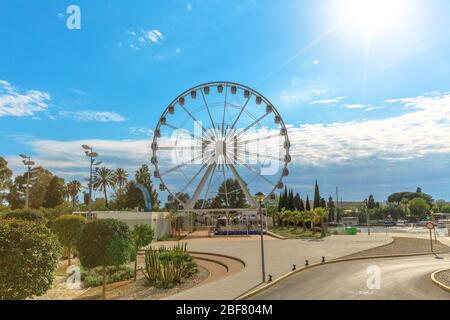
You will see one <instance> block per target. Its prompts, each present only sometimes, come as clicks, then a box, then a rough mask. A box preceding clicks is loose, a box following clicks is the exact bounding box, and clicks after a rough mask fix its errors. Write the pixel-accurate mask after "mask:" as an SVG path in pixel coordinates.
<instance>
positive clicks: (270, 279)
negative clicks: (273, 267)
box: [268, 274, 272, 282]
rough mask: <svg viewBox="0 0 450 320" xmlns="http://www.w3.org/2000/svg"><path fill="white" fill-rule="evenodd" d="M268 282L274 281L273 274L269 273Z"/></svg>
mask: <svg viewBox="0 0 450 320" xmlns="http://www.w3.org/2000/svg"><path fill="white" fill-rule="evenodd" d="M268 282H272V275H271V274H269V281H268Z"/></svg>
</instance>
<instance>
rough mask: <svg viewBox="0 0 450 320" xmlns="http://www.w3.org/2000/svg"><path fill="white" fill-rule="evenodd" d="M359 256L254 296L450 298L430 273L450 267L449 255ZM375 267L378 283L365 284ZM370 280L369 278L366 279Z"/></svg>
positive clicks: (391, 298) (384, 298) (290, 279)
mask: <svg viewBox="0 0 450 320" xmlns="http://www.w3.org/2000/svg"><path fill="white" fill-rule="evenodd" d="M442 257H445V259H442V260H441V259H435V258H434V257H433V256H419V257H406V258H388V259H376V260H361V261H352V262H341V263H337V264H327V265H323V266H319V267H317V268H312V269H309V270H305V271H302V272H300V273H298V274H295V275H293V276H292V277H289V278H287V279H285V280H283V281H281V282H279V283H277V284H275V285H274V286H273V287H271V288H269V289H267V290H265V291H263V292H261V293H260V294H257V295H256V296H254V297H252V298H251V299H255V300H266V299H270V300H323V299H331V300H417V299H418V300H449V299H450V293H448V292H446V291H444V290H442V289H440V288H438V287H437V286H436V285H434V284H433V282H432V281H431V278H430V274H431V273H432V272H434V271H436V270H439V269H446V268H450V260H449V258H450V255H448V254H446V255H443V256H442ZM374 267H376V268H378V270H379V271H380V273H379V275H380V278H379V281H380V282H379V287H368V285H367V283H368V280H370V275H369V274H368V268H374ZM369 284H370V282H369Z"/></svg>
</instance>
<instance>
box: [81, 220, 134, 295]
mask: <svg viewBox="0 0 450 320" xmlns="http://www.w3.org/2000/svg"><path fill="white" fill-rule="evenodd" d="M76 247H77V250H78V254H79V258H80V262H81V265H82V266H83V267H85V268H95V267H100V266H101V267H102V268H103V299H105V295H106V267H107V266H113V265H115V266H118V265H121V264H125V263H127V262H129V261H130V260H132V259H133V258H134V257H135V255H136V253H135V251H134V245H133V242H132V240H131V236H130V229H129V228H128V226H127V225H126V224H125V223H124V222H122V221H118V220H115V219H102V220H94V221H92V222H89V223H88V224H86V226H85V227H84V228H83V230H82V232H81V234H80V236H79V238H78V241H77V243H76Z"/></svg>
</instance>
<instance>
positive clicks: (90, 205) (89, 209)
mask: <svg viewBox="0 0 450 320" xmlns="http://www.w3.org/2000/svg"><path fill="white" fill-rule="evenodd" d="M91 151H92V149H91ZM90 160H91V161H90V166H89V201H88V216H87V218H88V221H90V220H92V165H93V164H94V158H93V157H92V153H91V156H90Z"/></svg>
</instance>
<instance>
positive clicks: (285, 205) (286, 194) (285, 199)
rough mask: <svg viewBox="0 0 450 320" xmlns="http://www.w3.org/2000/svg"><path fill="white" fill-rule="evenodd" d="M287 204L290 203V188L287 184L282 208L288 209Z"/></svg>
mask: <svg viewBox="0 0 450 320" xmlns="http://www.w3.org/2000/svg"><path fill="white" fill-rule="evenodd" d="M287 205H288V189H287V186H285V187H284V194H283V203H282V206H281V208H285V209H287V208H288V207H287Z"/></svg>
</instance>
